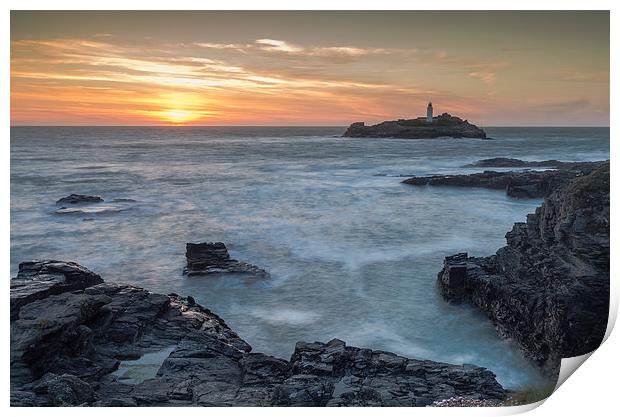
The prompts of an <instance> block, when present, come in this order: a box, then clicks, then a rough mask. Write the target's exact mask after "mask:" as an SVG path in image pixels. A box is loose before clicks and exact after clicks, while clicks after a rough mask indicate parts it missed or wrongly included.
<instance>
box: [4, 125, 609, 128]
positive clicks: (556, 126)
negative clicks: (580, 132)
mask: <svg viewBox="0 0 620 417" xmlns="http://www.w3.org/2000/svg"><path fill="white" fill-rule="evenodd" d="M347 126H349V125H183V124H168V125H166V124H154V125H35V124H32V125H19V124H18V125H9V127H334V128H336V127H338V128H343V127H344V128H346V127H347ZM481 126H482V127H483V128H484V127H486V128H489V127H491V128H492V127H550V128H560V127H561V128H567V127H574V128H580V127H590V128H591V127H606V128H609V127H610V125H564V126H562V125H488V126H484V125H481Z"/></svg>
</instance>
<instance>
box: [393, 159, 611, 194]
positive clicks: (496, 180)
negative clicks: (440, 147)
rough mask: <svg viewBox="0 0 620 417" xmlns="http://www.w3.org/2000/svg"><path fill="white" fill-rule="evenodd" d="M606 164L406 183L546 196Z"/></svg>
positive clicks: (444, 176) (407, 182)
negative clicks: (489, 189)
mask: <svg viewBox="0 0 620 417" xmlns="http://www.w3.org/2000/svg"><path fill="white" fill-rule="evenodd" d="M602 164H605V162H580V163H571V164H567V165H562V166H561V168H560V169H557V170H547V171H508V172H498V171H484V172H480V173H475V174H462V175H431V176H427V177H413V178H409V179H407V180H404V181H403V183H404V184H409V185H415V186H420V185H431V186H450V187H481V188H491V189H496V190H506V194H507V195H508V196H509V197H515V198H540V197H546V196H548V195H549V194H551V192H552V191H554V190H556V189H557V188H559V187H561V186H563V185H566V184H568V183H569V182H571V181H572V180H574V179H575V178H577V177H580V176H583V175H587V174H589V173H591V172H592V171H594V170H595V169H596V168H597V167H599V166H601V165H602Z"/></svg>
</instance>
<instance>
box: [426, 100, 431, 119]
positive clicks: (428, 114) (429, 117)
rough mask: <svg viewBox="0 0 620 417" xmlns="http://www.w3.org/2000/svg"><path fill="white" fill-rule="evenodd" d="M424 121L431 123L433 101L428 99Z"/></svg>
mask: <svg viewBox="0 0 620 417" xmlns="http://www.w3.org/2000/svg"><path fill="white" fill-rule="evenodd" d="M426 123H433V103H432V102H430V101H429V102H428V107H427V108H426Z"/></svg>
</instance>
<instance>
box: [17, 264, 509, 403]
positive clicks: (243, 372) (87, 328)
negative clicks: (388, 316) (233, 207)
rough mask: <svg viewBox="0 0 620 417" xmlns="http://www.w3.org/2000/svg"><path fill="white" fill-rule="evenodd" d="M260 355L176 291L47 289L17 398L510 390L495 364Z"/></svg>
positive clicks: (232, 399)
mask: <svg viewBox="0 0 620 417" xmlns="http://www.w3.org/2000/svg"><path fill="white" fill-rule="evenodd" d="M35 265H36V266H37V267H38V268H40V271H36V270H35V269H34V268H35ZM77 267H79V265H78V266H77ZM46 268H49V262H46V261H40V262H37V263H29V264H28V268H27V269H28V270H29V271H30V274H28V275H25V274H22V278H21V281H22V282H21V286H22V289H23V288H24V287H27V285H28V284H27V282H26V281H27V280H28V278H27V277H30V279H31V280H32V282H33V285H37V283H36V277H37V276H39V275H41V274H43V273H44V271H45V270H46ZM80 268H82V267H80ZM82 269H85V268H82ZM188 298H189V297H188ZM250 351H251V347H250V345H248V344H247V343H246V342H245V341H244V340H243V339H241V338H240V337H239V336H238V335H237V334H236V333H235V332H234V331H232V330H231V329H230V328H229V327H228V326H227V325H226V323H225V322H224V321H223V320H222V319H220V318H219V317H218V316H216V315H215V314H213V313H212V312H210V311H209V310H207V309H205V308H203V307H201V306H200V305H198V304H196V303H195V301H192V302H190V301H188V299H185V298H182V297H179V296H178V295H176V294H171V295H167V296H166V295H162V294H154V293H151V292H149V291H147V290H145V289H142V288H138V287H134V286H130V285H122V284H112V283H100V284H96V283H93V284H91V286H86V287H85V288H81V289H75V290H69V291H65V292H61V293H58V294H52V293H47V294H46V295H45V296H44V297H41V298H39V299H34V300H30V301H28V302H26V303H25V304H23V305H22V306H21V309H20V310H19V312H18V314H17V317H16V318H15V320H13V321H12V322H11V404H12V405H19V406H35V405H43V406H49V405H92V406H190V405H199V406H226V405H228V406H230V405H234V406H271V405H297V406H300V405H307V406H324V405H336V406H350V405H406V406H413V405H415V406H423V405H428V404H431V403H432V402H434V401H439V400H442V399H446V398H450V397H454V396H462V397H465V398H469V399H472V400H474V399H479V400H483V399H495V400H500V399H502V398H504V396H505V392H504V390H503V389H502V387H501V386H500V385H499V384H498V383H497V381H496V380H495V376H494V375H493V374H492V373H491V372H490V371H488V370H486V369H484V368H480V367H477V366H473V365H449V364H445V363H437V362H431V361H421V360H413V359H407V358H404V357H401V356H397V355H394V354H392V353H388V352H382V351H372V350H370V349H359V348H355V347H350V346H346V344H345V343H344V342H342V341H340V340H336V339H335V340H332V341H331V342H329V343H319V342H314V343H304V342H299V343H298V344H297V346H296V347H295V352H294V353H293V355H292V357H291V360H290V361H286V360H283V359H278V358H274V357H272V356H268V355H264V354H261V353H250ZM160 352H163V354H161V360H160V362H156V363H154V364H153V365H154V367H155V368H154V370H155V369H156V371H154V372H153V373H152V374H150V375H146V374H144V375H146V376H144V377H142V378H139V377H133V378H132V380H131V382H128V381H129V380H128V379H126V378H123V377H122V376H121V375H120V374H119V371H120V368H119V365H121V366H122V365H123V364H127V363H129V361H131V360H136V359H138V358H142V357H144V355H145V354H150V355H155V356H157V355H160ZM141 366H142V367H144V366H145V365H141Z"/></svg>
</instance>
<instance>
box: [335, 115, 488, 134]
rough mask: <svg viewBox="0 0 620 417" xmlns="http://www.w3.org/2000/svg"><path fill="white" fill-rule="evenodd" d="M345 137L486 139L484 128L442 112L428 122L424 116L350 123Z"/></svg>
mask: <svg viewBox="0 0 620 417" xmlns="http://www.w3.org/2000/svg"><path fill="white" fill-rule="evenodd" d="M343 136H345V137H352V138H401V139H432V138H440V137H452V138H478V139H486V137H487V135H486V133H485V131H484V130H482V129H480V128H479V127H478V126H476V125H473V124H471V123H469V122H468V121H467V120H463V119H461V118H459V117H455V116H452V115H450V114H448V113H444V114H442V115H440V116H437V117H434V118H433V122H432V123H429V122H427V121H426V118H424V117H420V118H417V119H400V120H392V121H386V122H382V123H379V124H376V125H372V126H366V125H365V124H364V122H356V123H353V124H351V126H349V128H348V129H347V130H346V132H345V133H344V134H343Z"/></svg>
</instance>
